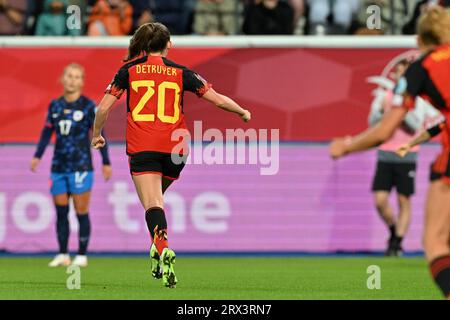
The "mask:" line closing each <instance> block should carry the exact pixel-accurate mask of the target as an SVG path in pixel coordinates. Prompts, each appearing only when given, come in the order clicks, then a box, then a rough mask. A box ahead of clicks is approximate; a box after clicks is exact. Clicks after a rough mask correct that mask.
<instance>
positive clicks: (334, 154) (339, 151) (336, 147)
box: [329, 137, 350, 160]
mask: <svg viewBox="0 0 450 320" xmlns="http://www.w3.org/2000/svg"><path fill="white" fill-rule="evenodd" d="M349 139H350V137H344V138H336V139H333V141H332V142H331V144H330V149H329V153H330V156H331V158H332V159H334V160H336V159H339V158H341V157H343V156H345V155H346V153H347V148H346V147H347V144H348V140H349Z"/></svg>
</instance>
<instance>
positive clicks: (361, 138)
mask: <svg viewBox="0 0 450 320" xmlns="http://www.w3.org/2000/svg"><path fill="white" fill-rule="evenodd" d="M406 113H407V110H406V109H405V108H394V109H392V110H390V111H389V112H387V113H386V114H385V115H384V117H383V119H381V121H380V122H379V123H377V124H376V125H375V126H373V127H371V128H369V129H367V130H365V131H364V132H362V133H360V134H358V135H357V136H355V137H353V138H338V139H335V140H334V141H333V142H332V144H331V146H330V155H331V156H332V157H333V158H339V157H342V156H344V155H346V154H348V153H353V152H358V151H364V150H368V149H370V148H373V147H376V146H378V145H380V144H381V143H383V142H385V141H386V140H388V139H389V138H390V137H391V136H392V135H393V133H394V131H395V129H396V128H397V127H398V126H399V125H400V124H401V123H402V121H403V118H404V117H405V115H406Z"/></svg>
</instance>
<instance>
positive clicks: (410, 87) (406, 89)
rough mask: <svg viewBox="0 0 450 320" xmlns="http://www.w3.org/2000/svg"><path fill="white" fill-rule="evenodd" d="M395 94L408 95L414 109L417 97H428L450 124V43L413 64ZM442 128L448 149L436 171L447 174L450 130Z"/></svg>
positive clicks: (436, 165) (444, 146)
mask: <svg viewBox="0 0 450 320" xmlns="http://www.w3.org/2000/svg"><path fill="white" fill-rule="evenodd" d="M395 93H396V94H398V95H403V94H406V96H407V98H406V100H405V101H402V103H403V107H405V108H407V109H408V110H411V109H413V108H414V106H415V98H416V97H417V96H420V97H422V98H424V99H425V100H427V101H429V102H430V103H431V104H432V105H433V106H434V107H436V108H437V109H439V110H440V111H441V112H442V114H443V115H444V117H445V119H446V123H447V124H448V123H450V45H443V46H440V47H438V48H436V49H435V50H433V51H431V52H429V53H428V54H426V55H424V56H423V57H422V58H420V59H418V60H417V61H415V62H414V63H412V64H411V66H410V67H409V68H408V70H407V71H406V73H405V76H404V77H403V78H402V79H400V81H399V83H398V84H397V87H396V89H395ZM394 99H395V98H394ZM441 130H442V135H441V142H442V145H443V148H444V150H443V152H442V153H441V155H440V156H439V157H438V158H437V160H436V161H435V163H434V165H433V170H434V171H436V172H439V173H445V174H446V175H447V174H450V172H447V171H449V170H450V167H449V165H450V163H449V155H450V129H449V126H448V125H446V126H443V127H442V128H441Z"/></svg>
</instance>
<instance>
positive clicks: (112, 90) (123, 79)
mask: <svg viewBox="0 0 450 320" xmlns="http://www.w3.org/2000/svg"><path fill="white" fill-rule="evenodd" d="M128 87H129V84H128V69H127V68H126V67H125V66H124V67H122V68H120V69H119V71H117V73H116V75H115V76H114V78H113V80H112V81H111V83H110V84H109V85H108V87H107V88H106V90H105V93H107V94H110V95H113V96H115V97H116V98H117V99H120V97H121V96H122V94H123V93H124V92H125V90H127V89H128Z"/></svg>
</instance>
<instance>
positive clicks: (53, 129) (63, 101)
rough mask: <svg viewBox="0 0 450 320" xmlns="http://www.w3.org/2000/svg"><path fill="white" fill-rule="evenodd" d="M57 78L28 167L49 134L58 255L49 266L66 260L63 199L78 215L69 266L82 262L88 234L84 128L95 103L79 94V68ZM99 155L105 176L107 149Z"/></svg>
mask: <svg viewBox="0 0 450 320" xmlns="http://www.w3.org/2000/svg"><path fill="white" fill-rule="evenodd" d="M61 82H62V84H63V86H64V93H63V95H62V96H61V97H58V98H57V99H54V100H52V102H51V103H50V105H49V107H48V112H47V119H46V121H45V126H44V129H43V130H42V134H41V138H40V140H39V144H38V146H37V149H36V152H35V154H34V157H33V159H32V160H31V164H30V167H31V170H32V171H33V172H34V171H36V169H37V167H38V165H39V162H40V159H41V157H42V155H43V154H44V151H45V148H46V147H47V145H48V143H49V142H50V138H51V136H52V135H53V133H55V135H56V143H55V149H54V153H53V159H52V169H51V171H52V173H51V190H50V191H51V193H52V195H53V201H54V203H55V207H56V232H57V235H58V243H59V254H58V255H56V257H55V258H54V259H53V260H52V261H51V262H50V263H49V266H50V267H57V266H67V265H69V264H70V263H71V261H70V257H69V253H68V248H67V246H68V240H69V231H70V229H69V219H68V214H69V199H70V197H72V198H73V203H74V207H75V211H76V213H77V218H78V225H79V227H78V230H79V248H78V254H77V256H76V257H75V259H74V260H73V261H72V264H74V265H78V266H82V267H85V266H87V263H88V261H87V256H86V252H87V247H88V243H89V238H90V233H91V223H90V219H89V214H88V212H89V200H90V197H91V188H92V184H93V179H94V174H93V167H92V159H91V149H90V144H89V140H90V139H89V132H90V130H91V128H92V125H93V124H94V118H95V103H94V102H93V101H92V100H90V99H88V98H87V97H85V96H83V95H82V89H83V85H84V69H83V67H82V66H81V65H79V64H75V63H71V64H69V65H67V66H66V67H65V68H64V72H63V76H62V78H61ZM100 152H101V155H102V159H103V176H104V178H105V180H108V179H109V178H110V177H111V173H112V170H111V165H110V162H109V156H108V150H107V148H102V149H101V150H100Z"/></svg>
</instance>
